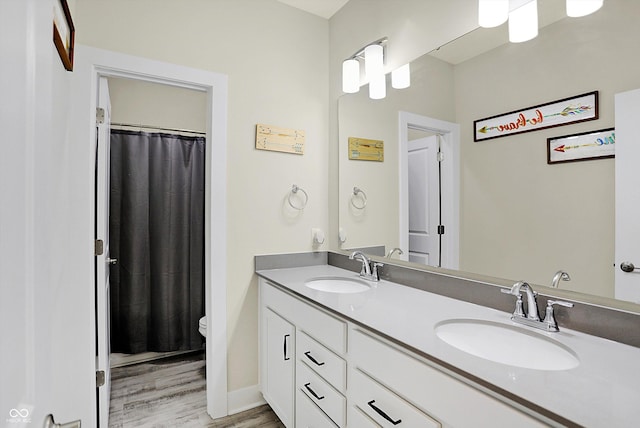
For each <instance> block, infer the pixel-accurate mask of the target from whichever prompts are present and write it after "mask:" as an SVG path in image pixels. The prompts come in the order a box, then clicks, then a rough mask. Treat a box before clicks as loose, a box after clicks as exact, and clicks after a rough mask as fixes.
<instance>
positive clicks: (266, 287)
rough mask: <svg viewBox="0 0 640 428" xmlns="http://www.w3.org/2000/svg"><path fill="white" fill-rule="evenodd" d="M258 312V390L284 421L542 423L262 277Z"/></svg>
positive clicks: (319, 426) (319, 424) (306, 427)
mask: <svg viewBox="0 0 640 428" xmlns="http://www.w3.org/2000/svg"><path fill="white" fill-rule="evenodd" d="M260 314H261V315H260V323H261V327H260V334H261V337H260V352H261V355H260V380H261V388H262V393H263V395H264V397H265V399H266V400H267V402H268V403H269V404H270V405H271V407H272V408H273V410H274V411H275V412H276V414H277V415H278V417H280V419H281V420H282V422H283V424H284V425H285V426H286V427H287V428H292V427H294V426H295V427H299V428H300V427H301V428H311V427H315V428H323V427H328V428H335V427H338V428H343V427H349V428H360V427H393V426H401V427H411V428H413V427H421V428H422V427H424V428H439V427H445V428H448V427H474V428H476V427H495V426H518V427H542V426H546V425H544V424H542V423H541V422H539V421H538V420H536V419H534V418H533V417H531V416H529V415H527V414H525V413H522V412H521V411H520V410H518V409H516V408H515V407H512V406H511V405H509V404H507V403H506V402H504V401H502V400H498V399H497V398H494V397H493V396H490V395H487V394H486V393H484V392H481V391H480V390H479V389H477V388H475V387H473V386H471V385H469V384H468V383H466V382H463V381H461V380H460V379H458V378H456V377H454V376H452V375H450V374H449V373H448V372H446V370H444V369H441V368H440V367H439V366H437V365H435V364H433V363H431V362H429V361H427V360H426V359H424V358H423V357H421V356H418V355H415V354H413V353H411V352H409V351H408V350H406V349H404V348H403V347H401V346H399V345H397V344H394V343H391V342H389V341H388V340H386V339H384V338H382V337H380V336H378V335H376V334H375V333H373V332H371V331H369V330H366V329H364V328H362V327H360V326H356V325H353V324H350V323H348V322H347V321H346V320H344V319H341V318H339V317H337V316H335V315H333V314H332V313H329V312H327V311H325V310H323V309H321V308H319V307H317V306H315V305H311V304H308V303H306V302H305V301H303V300H302V299H301V298H299V297H295V296H294V295H292V294H289V293H288V292H286V291H283V290H282V289H280V288H279V287H276V286H274V285H271V284H270V283H269V282H268V281H266V280H265V279H262V278H261V279H260Z"/></svg>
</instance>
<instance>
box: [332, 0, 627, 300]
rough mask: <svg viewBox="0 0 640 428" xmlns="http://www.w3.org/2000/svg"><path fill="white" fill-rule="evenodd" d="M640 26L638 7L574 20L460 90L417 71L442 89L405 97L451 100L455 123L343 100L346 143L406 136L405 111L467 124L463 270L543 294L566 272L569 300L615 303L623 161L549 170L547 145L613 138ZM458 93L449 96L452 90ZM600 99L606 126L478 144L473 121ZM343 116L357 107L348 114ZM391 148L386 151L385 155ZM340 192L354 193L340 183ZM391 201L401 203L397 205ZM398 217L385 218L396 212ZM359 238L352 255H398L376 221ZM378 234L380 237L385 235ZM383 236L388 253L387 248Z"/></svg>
mask: <svg viewBox="0 0 640 428" xmlns="http://www.w3.org/2000/svg"><path fill="white" fill-rule="evenodd" d="M349 4H351V3H349ZM639 14H640V4H638V3H637V2H628V1H625V0H610V1H608V2H607V3H606V5H605V7H604V8H603V9H602V10H601V11H599V12H598V13H596V14H594V15H591V16H588V17H584V18H579V19H569V18H567V19H564V20H562V21H560V22H557V23H554V24H551V25H550V26H547V27H545V28H543V29H541V30H540V35H539V36H538V37H537V38H536V39H534V40H532V41H530V42H527V43H522V44H508V43H507V44H505V45H503V46H501V47H499V48H496V49H494V50H492V51H489V52H488V53H486V54H484V55H481V56H478V57H476V58H474V59H471V60H468V61H466V62H463V63H461V64H458V65H456V66H455V67H453V70H454V77H453V82H449V81H448V80H443V79H442V78H441V77H439V76H436V75H434V76H431V77H429V76H423V75H421V74H419V73H418V72H417V70H412V76H413V77H418V76H419V78H424V79H429V78H432V79H433V81H434V82H436V83H438V84H441V85H443V87H440V88H439V89H440V90H441V91H440V92H438V93H430V92H429V91H427V90H425V89H424V88H421V87H416V86H415V85H412V87H411V88H410V89H408V90H405V91H406V94H407V95H406V97H414V98H415V99H416V100H423V99H425V98H431V97H432V96H435V97H441V98H439V99H438V98H436V99H435V100H430V101H431V102H434V103H435V104H437V103H438V102H444V103H450V102H451V101H452V99H453V100H454V101H455V106H456V107H455V111H454V114H453V116H452V117H453V118H451V117H446V116H443V115H446V112H441V111H437V110H434V109H431V111H429V110H427V111H424V110H418V109H420V108H422V107H421V106H420V105H419V104H415V103H416V101H415V100H414V101H413V103H414V104H411V103H410V102H407V103H406V104H404V105H398V104H396V102H395V100H394V99H393V93H392V95H391V96H390V97H388V99H386V100H384V104H382V103H380V102H379V101H372V100H367V99H366V93H364V94H363V93H359V94H357V95H343V96H342V97H341V98H340V100H339V106H340V112H339V118H340V121H339V130H340V143H341V144H343V143H344V141H342V140H343V139H344V138H345V137H346V136H345V135H343V132H346V131H347V130H349V129H354V127H355V129H358V128H357V126H360V127H361V128H363V127H364V128H365V129H374V127H375V129H376V130H378V132H380V133H382V132H383V130H384V132H386V134H385V135H389V136H391V133H390V132H389V130H390V129H392V128H393V129H395V128H396V126H397V125H396V123H397V110H398V109H401V108H402V109H405V110H410V111H411V109H417V110H415V112H416V113H421V114H425V115H432V117H435V118H437V119H443V120H451V121H454V122H457V123H459V124H460V126H461V159H462V161H461V190H462V194H461V199H460V203H461V224H460V227H461V242H460V248H461V256H460V267H461V269H462V270H465V271H470V272H476V273H482V274H486V275H491V276H497V277H502V278H509V279H513V280H517V279H526V280H527V281H530V282H532V283H536V284H543V285H550V281H551V278H552V276H553V274H554V273H555V272H556V270H558V269H565V270H567V271H569V272H570V274H571V276H572V278H573V280H572V281H571V282H566V283H563V284H562V287H563V288H568V289H572V290H576V291H580V292H585V293H589V294H597V295H602V296H607V297H612V296H613V280H614V279H613V273H614V270H613V252H614V248H613V246H614V240H613V232H614V199H613V197H614V193H613V192H614V176H613V171H614V160H613V159H604V160H593V161H585V162H575V163H568V164H557V165H547V163H546V139H547V138H549V137H556V136H561V135H567V134H574V133H579V132H585V131H591V130H598V129H606V128H611V127H613V125H614V111H613V98H614V94H615V93H618V92H621V91H626V90H630V89H633V88H636V87H639V86H640V80H639V79H638V76H639V75H640V61H639V60H638V58H637V56H635V55H632V54H631V55H630V54H629V53H630V52H634V44H635V41H637V40H639V39H640V28H639V27H638V26H637V25H636V23H634V18H635V17H637V16H638V15H639ZM413 19H418V18H415V17H414V18H413ZM332 25H333V20H332ZM612 28H617V31H612V30H611V29H612ZM332 30H333V27H332ZM480 31H483V30H480ZM332 38H333V35H332ZM412 65H413V63H412ZM448 85H450V89H451V90H450V91H447V90H445V88H446V87H447V86H448ZM365 89H366V88H365ZM593 90H598V91H599V94H600V109H599V113H600V118H599V119H598V120H597V121H591V122H585V123H580V124H574V125H568V126H563V127H558V128H552V129H546V130H541V131H536V132H532V133H527V134H520V135H514V136H510V137H505V138H499V139H494V140H489V141H484V142H480V143H474V142H473V121H474V120H477V119H481V118H484V117H489V116H494V115H497V114H501V113H505V112H509V111H512V110H516V109H519V108H526V107H529V106H533V105H537V104H541V103H545V102H550V101H554V100H558V99H561V98H566V97H570V96H573V95H578V94H582V93H585V92H589V91H593ZM400 92H402V91H400ZM381 105H384V106H385V107H384V108H385V109H386V108H387V105H388V108H389V110H388V111H384V110H382V108H381V107H380V106H381ZM344 106H350V111H349V110H347V109H346V108H344ZM381 112H382V113H381ZM358 116H360V117H361V118H362V120H363V122H362V123H361V124H359V125H354V124H353V123H352V122H351V120H352V119H354V118H356V117H358ZM347 118H348V119H350V120H346V119H347ZM385 122H386V123H387V126H386V127H384V126H383V125H382V123H385ZM371 138H374V137H371ZM389 138H393V137H389ZM389 146H390V145H389V144H387V141H385V150H387V149H388V147H389ZM343 151H344V149H343V148H341V149H340V151H339V153H336V154H335V158H336V159H339V162H340V176H341V178H342V177H350V175H351V174H352V171H351V168H343V167H344V162H343V159H344V158H345V157H346V153H343ZM333 159H334V158H333V157H332V160H333ZM336 163H338V161H337V160H336ZM351 164H353V162H351ZM362 168H365V167H360V169H362ZM368 169H369V170H370V172H371V171H372V170H373V168H372V167H370V168H368ZM359 173H362V172H359ZM365 174H366V172H365ZM368 179H371V180H374V179H375V180H377V181H378V182H388V181H389V180H395V179H397V178H396V176H395V174H394V173H392V175H391V176H387V180H386V181H385V180H383V179H381V178H380V177H379V176H377V175H376V176H375V177H374V175H372V174H370V176H369V178H368ZM355 180H356V178H351V181H355ZM341 181H342V180H341ZM360 181H366V180H360ZM336 186H338V185H337V184H336ZM382 189H384V187H382V186H381V190H380V191H381V192H382ZM340 190H341V192H344V191H345V184H344V183H342V182H341V183H340ZM346 190H348V189H346ZM386 197H387V198H389V200H391V198H392V197H393V195H392V194H387V195H386ZM335 203H336V205H337V207H336V210H335V211H336V212H339V213H340V216H339V220H340V222H343V223H344V221H343V219H344V218H347V219H349V216H348V212H346V209H345V197H344V196H343V195H342V194H341V196H340V198H339V200H337V201H335ZM388 208H389V207H387V209H386V212H391V211H389V209H388ZM374 220H375V221H374ZM388 221H389V223H391V224H394V225H395V224H396V222H397V219H396V217H394V216H393V215H389V217H388ZM336 222H337V223H339V222H338V221H337V220H336ZM356 226H357V227H358V228H359V229H355V228H356ZM350 227H351V228H352V229H355V230H358V231H359V232H358V233H357V234H356V235H355V237H354V236H353V235H354V234H353V233H352V234H351V236H350V239H351V238H353V239H355V240H356V241H357V242H355V243H354V245H349V244H350V243H351V242H350V241H347V245H345V247H349V246H366V245H367V243H369V244H386V245H388V246H389V245H393V244H392V243H393V242H394V238H395V235H394V234H393V233H392V232H393V230H391V231H389V230H386V229H385V228H384V225H381V224H380V222H379V219H376V218H375V217H374V216H369V217H367V218H366V219H364V221H361V222H360V223H358V224H356V225H353V224H352V225H351V226H350ZM394 227H395V226H394ZM378 228H381V229H380V230H382V233H380V234H378V232H377V230H378ZM373 230H376V232H373ZM396 230H397V228H396ZM379 236H381V237H386V238H385V239H387V241H385V242H381V241H382V239H381V238H380V239H378V238H379Z"/></svg>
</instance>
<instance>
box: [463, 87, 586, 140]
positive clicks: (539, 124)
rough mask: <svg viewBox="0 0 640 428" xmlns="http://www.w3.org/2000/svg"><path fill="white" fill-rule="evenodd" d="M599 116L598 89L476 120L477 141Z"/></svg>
mask: <svg viewBox="0 0 640 428" xmlns="http://www.w3.org/2000/svg"><path fill="white" fill-rule="evenodd" d="M597 118H598V91H593V92H589V93H586V94H582V95H576V96H574V97H570V98H564V99H562V100H558V101H553V102H550V103H546V104H540V105H537V106H533V107H529V108H525V109H522V110H515V111H512V112H509V113H504V114H500V115H497V116H492V117H488V118H485V119H480V120H476V121H474V122H473V128H474V137H473V141H476V142H478V141H483V140H490V139H492V138H499V137H506V136H508V135H513V134H520V133H523V132H531V131H537V130H539V129H545V128H551V127H554V126H562V125H568V124H570V123H576V122H584V121H587V120H595V119H597Z"/></svg>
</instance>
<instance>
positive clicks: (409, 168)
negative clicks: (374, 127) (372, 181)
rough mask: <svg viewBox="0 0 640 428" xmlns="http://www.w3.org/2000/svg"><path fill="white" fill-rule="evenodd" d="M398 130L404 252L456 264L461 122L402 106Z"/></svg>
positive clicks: (439, 263) (438, 264)
mask: <svg viewBox="0 0 640 428" xmlns="http://www.w3.org/2000/svg"><path fill="white" fill-rule="evenodd" d="M398 130H399V139H398V141H399V142H400V144H399V150H400V153H399V159H400V161H399V165H400V168H399V174H400V177H399V183H400V189H399V193H400V221H399V224H400V247H401V248H406V249H408V251H407V252H406V253H405V254H404V255H403V257H404V258H405V259H407V260H409V261H413V262H417V263H421V264H426V265H429V266H436V267H443V268H447V269H458V265H459V234H460V232H459V231H460V220H459V218H460V214H459V212H460V202H459V201H460V180H459V177H460V161H459V159H460V127H459V125H458V124H456V123H451V122H446V121H442V120H438V119H433V118H430V117H426V116H421V115H418V114H414V113H408V112H403V111H401V112H400V113H399V127H398Z"/></svg>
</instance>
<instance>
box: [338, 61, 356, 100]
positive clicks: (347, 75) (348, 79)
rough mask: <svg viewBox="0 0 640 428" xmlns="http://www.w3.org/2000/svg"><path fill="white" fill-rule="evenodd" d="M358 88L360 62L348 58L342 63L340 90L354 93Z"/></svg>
mask: <svg viewBox="0 0 640 428" xmlns="http://www.w3.org/2000/svg"><path fill="white" fill-rule="evenodd" d="M359 90H360V62H359V61H358V60H357V59H348V60H346V61H344V62H343V63H342V91H343V92H346V93H347V94H355V93H356V92H358V91H359Z"/></svg>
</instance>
